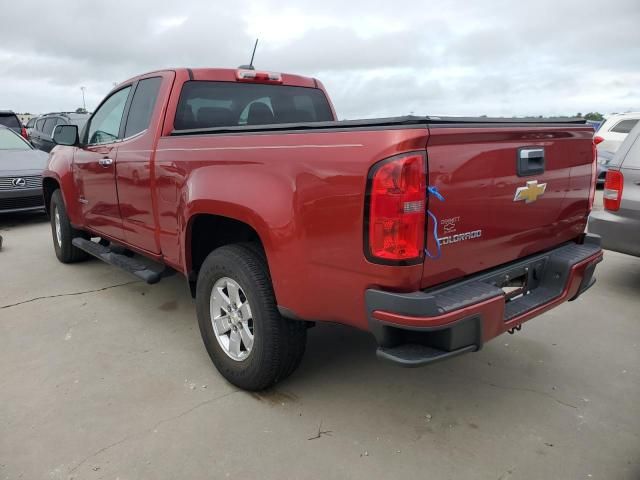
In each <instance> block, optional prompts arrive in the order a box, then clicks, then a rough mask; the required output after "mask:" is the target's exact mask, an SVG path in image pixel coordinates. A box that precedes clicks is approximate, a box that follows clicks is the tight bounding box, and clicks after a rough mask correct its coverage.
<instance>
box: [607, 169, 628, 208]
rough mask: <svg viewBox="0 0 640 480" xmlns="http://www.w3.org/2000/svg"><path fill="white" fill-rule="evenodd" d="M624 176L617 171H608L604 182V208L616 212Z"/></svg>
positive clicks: (620, 198)
mask: <svg viewBox="0 0 640 480" xmlns="http://www.w3.org/2000/svg"><path fill="white" fill-rule="evenodd" d="M623 186H624V176H623V175H622V172H619V171H617V170H609V171H608V172H607V176H606V178H605V180H604V193H603V197H604V208H606V209H607V210H611V211H612V212H617V211H618V210H620V203H621V202H622V187H623Z"/></svg>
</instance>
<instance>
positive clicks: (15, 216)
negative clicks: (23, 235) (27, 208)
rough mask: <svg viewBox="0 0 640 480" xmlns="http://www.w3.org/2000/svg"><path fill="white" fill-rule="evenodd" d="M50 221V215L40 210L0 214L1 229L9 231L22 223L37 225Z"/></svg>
mask: <svg viewBox="0 0 640 480" xmlns="http://www.w3.org/2000/svg"><path fill="white" fill-rule="evenodd" d="M48 221H49V217H47V215H46V214H45V213H44V211H40V212H26V213H2V214H0V231H7V230H10V229H12V228H16V227H20V226H22V225H36V224H39V223H46V222H48Z"/></svg>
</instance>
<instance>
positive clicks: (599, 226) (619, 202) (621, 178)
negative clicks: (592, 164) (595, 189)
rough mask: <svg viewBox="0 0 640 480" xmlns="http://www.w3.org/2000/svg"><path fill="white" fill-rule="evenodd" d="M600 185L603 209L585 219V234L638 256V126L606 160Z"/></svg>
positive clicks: (639, 196)
mask: <svg viewBox="0 0 640 480" xmlns="http://www.w3.org/2000/svg"><path fill="white" fill-rule="evenodd" d="M608 167H609V171H608V172H607V175H606V181H605V185H604V210H600V211H597V212H593V213H592V214H591V216H590V217H589V232H590V233H596V234H598V235H600V236H601V237H602V246H603V247H604V248H608V249H610V250H615V251H617V252H621V253H627V254H629V255H635V256H639V257H640V123H639V124H637V125H636V126H635V127H634V128H633V130H632V131H631V133H630V134H629V135H628V136H627V138H626V139H625V141H624V142H623V143H622V145H621V146H620V148H619V149H618V151H617V152H616V153H615V155H614V156H613V159H612V160H611V161H610V163H609V165H608Z"/></svg>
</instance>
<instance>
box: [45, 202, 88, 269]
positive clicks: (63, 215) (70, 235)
mask: <svg viewBox="0 0 640 480" xmlns="http://www.w3.org/2000/svg"><path fill="white" fill-rule="evenodd" d="M49 212H50V214H51V219H50V220H51V235H52V237H53V249H54V250H55V252H56V257H58V260H60V261H61V262H62V263H75V262H80V261H82V260H85V259H86V258H87V257H88V256H89V255H88V254H87V253H86V252H84V251H83V250H80V249H79V248H77V247H74V246H73V244H72V243H71V240H73V239H74V238H75V237H83V238H87V235H86V233H84V232H82V231H80V230H76V229H75V228H73V227H72V226H71V222H69V217H68V216H67V209H66V208H65V206H64V201H63V199H62V193H61V192H60V190H56V191H55V192H53V195H52V196H51V203H50V204H49ZM56 212H57V213H58V214H59V216H60V241H59V242H58V238H57V235H56Z"/></svg>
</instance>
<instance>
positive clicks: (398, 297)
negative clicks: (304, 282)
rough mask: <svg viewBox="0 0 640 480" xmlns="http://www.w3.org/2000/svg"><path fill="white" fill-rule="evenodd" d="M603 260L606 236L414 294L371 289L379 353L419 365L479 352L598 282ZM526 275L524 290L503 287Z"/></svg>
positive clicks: (589, 237)
mask: <svg viewBox="0 0 640 480" xmlns="http://www.w3.org/2000/svg"><path fill="white" fill-rule="evenodd" d="M601 260H602V250H601V248H600V239H599V237H597V236H594V235H587V236H585V238H584V243H582V244H577V243H572V244H568V245H563V246H561V247H558V248H556V249H554V250H551V251H549V252H546V253H543V254H537V255H533V256H530V257H527V258H525V259H522V260H518V261H516V262H513V263H510V264H507V265H504V266H501V267H498V268H495V269H492V270H490V271H486V272H482V273H480V274H476V275H473V276H471V277H469V278H466V279H464V280H462V281H460V282H457V283H455V284H450V285H447V286H445V287H441V288H436V289H430V290H426V291H419V292H413V293H395V292H386V291H382V290H374V289H370V290H367V292H366V295H365V299H366V306H367V315H368V319H369V327H370V330H371V332H372V333H373V334H374V336H375V337H376V340H377V341H378V344H379V346H380V347H379V348H378V352H377V354H378V356H379V357H381V358H383V359H386V360H390V361H392V362H394V363H398V364H401V365H404V366H419V365H425V364H427V363H431V362H434V361H437V360H442V359H445V358H449V357H451V356H454V355H457V354H461V353H466V352H469V351H475V350H479V349H480V348H482V345H483V344H484V343H485V342H487V341H489V340H491V339H492V338H494V337H496V336H498V335H500V334H502V333H504V332H506V331H508V330H511V329H515V328H519V326H520V325H521V324H522V323H523V322H525V321H527V320H529V319H530V318H533V317H535V316H537V315H540V314H541V313H543V312H546V311H547V310H549V309H551V308H553V307H555V306H556V305H558V304H560V303H562V302H564V301H571V300H575V299H576V298H577V297H578V296H579V295H581V294H582V293H583V292H584V291H585V290H587V289H588V288H589V287H591V286H592V285H593V283H594V282H595V279H594V278H593V273H594V270H595V267H596V265H597V264H598V263H599V262H600V261H601ZM515 278H526V279H527V281H526V285H527V286H526V288H525V292H526V293H525V294H524V295H522V296H520V297H518V298H514V299H512V300H511V301H507V299H506V297H505V294H504V292H503V290H502V289H501V288H500V286H501V285H504V284H505V282H506V281H507V280H508V279H515Z"/></svg>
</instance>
